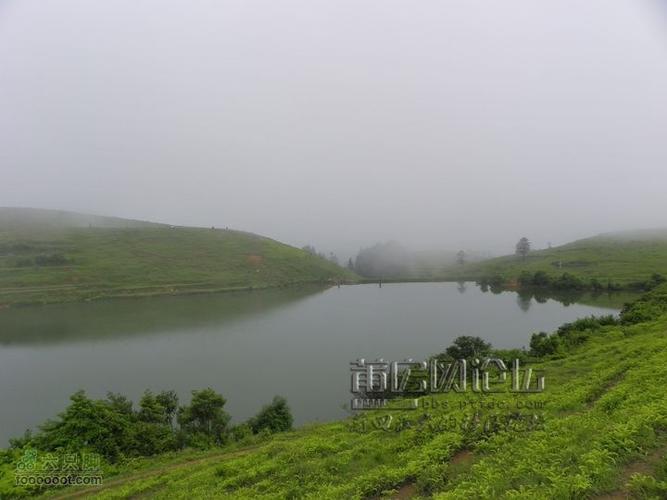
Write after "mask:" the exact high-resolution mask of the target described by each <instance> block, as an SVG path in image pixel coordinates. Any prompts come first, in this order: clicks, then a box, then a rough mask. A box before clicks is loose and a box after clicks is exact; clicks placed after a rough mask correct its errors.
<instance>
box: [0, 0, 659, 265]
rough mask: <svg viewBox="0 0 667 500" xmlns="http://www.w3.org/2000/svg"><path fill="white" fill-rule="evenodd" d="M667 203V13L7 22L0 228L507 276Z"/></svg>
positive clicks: (260, 11) (346, 7) (255, 6)
mask: <svg viewBox="0 0 667 500" xmlns="http://www.w3.org/2000/svg"><path fill="white" fill-rule="evenodd" d="M666 188H667V2H665V1H664V0H585V1H582V0H540V1H535V0H506V1H503V2H499V1H493V0H485V1H482V0H457V1H454V0H436V1H431V0H420V1H407V0H404V1H395V0H330V1H320V0H281V1H273V0H265V1H255V0H238V1H224V0H212V1H192V0H187V1H186V0H183V1H173V0H108V1H103V2H102V1H91V0H58V1H54V0H15V1H11V0H10V1H8V0H0V206H34V207H42V208H60V209H67V210H75V211H82V212H92V213H96V214H102V215H117V216H121V217H131V218H139V219H148V220H154V221H159V222H169V223H173V224H189V225H202V226H211V225H215V226H229V227H233V228H238V229H243V230H248V231H252V232H256V233H260V234H264V235H267V236H271V237H273V238H276V239H279V240H281V241H285V242H287V243H290V244H294V245H297V246H301V245H304V244H306V243H309V244H314V245H315V246H316V247H317V248H318V249H320V248H321V249H322V250H325V251H327V252H328V251H330V250H334V251H336V252H340V253H343V254H345V253H346V252H347V253H351V252H356V250H357V249H358V248H359V247H360V246H366V245H370V244H373V243H375V242H377V241H384V240H389V239H394V240H399V241H401V242H403V243H405V244H406V245H408V246H410V247H412V248H415V249H422V248H423V249H428V248H454V249H456V248H466V249H479V250H485V249H486V250H491V251H493V252H496V253H506V252H511V251H512V250H513V244H514V243H515V242H516V240H517V239H518V238H519V237H520V236H524V235H525V236H528V237H529V238H530V239H531V240H532V241H534V242H535V244H536V246H538V247H541V246H545V245H546V243H547V241H551V242H553V243H554V244H560V243H565V242H567V241H569V240H572V239H575V238H579V237H585V236H589V235H593V234H596V233H599V232H603V231H611V230H618V229H631V228H640V227H655V226H667V189H666Z"/></svg>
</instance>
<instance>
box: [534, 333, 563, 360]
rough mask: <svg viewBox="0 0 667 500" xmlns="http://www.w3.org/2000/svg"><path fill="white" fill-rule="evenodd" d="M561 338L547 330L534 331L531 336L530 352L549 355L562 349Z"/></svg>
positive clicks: (536, 354) (537, 354)
mask: <svg viewBox="0 0 667 500" xmlns="http://www.w3.org/2000/svg"><path fill="white" fill-rule="evenodd" d="M560 348H561V343H560V339H559V338H558V337H557V336H556V335H549V334H547V333H546V332H540V333H533V335H531V337H530V352H531V353H532V354H534V355H535V356H549V355H552V354H556V353H557V352H559V351H560Z"/></svg>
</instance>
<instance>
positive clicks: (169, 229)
mask: <svg viewBox="0 0 667 500" xmlns="http://www.w3.org/2000/svg"><path fill="white" fill-rule="evenodd" d="M354 278H355V276H354V275H353V274H352V273H350V272H349V271H347V270H345V269H342V268H341V267H339V266H337V265H335V264H333V263H331V262H329V261H327V260H325V259H322V258H319V257H317V256H313V255H310V254H308V253H306V252H304V251H302V250H299V249H296V248H293V247H290V246H288V245H285V244H282V243H279V242H277V241H274V240H271V239H269V238H265V237H261V236H257V235H255V234H251V233H245V232H241V231H233V230H227V229H213V228H194V227H174V226H169V225H166V224H155V223H150V222H142V221H135V220H127V219H120V218H115V217H100V216H92V215H85V214H77V213H71V212H62V211H55V210H38V209H27V208H0V306H2V305H5V306H6V305H10V304H17V303H44V302H62V301H72V300H91V299H97V298H103V297H122V296H143V295H156V294H182V293H196V292H213V291H222V290H234V289H247V288H264V287H273V286H287V285H293V284H297V283H314V282H327V281H330V280H338V279H343V280H352V279H354Z"/></svg>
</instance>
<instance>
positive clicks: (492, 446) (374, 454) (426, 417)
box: [5, 285, 667, 500]
mask: <svg viewBox="0 0 667 500" xmlns="http://www.w3.org/2000/svg"><path fill="white" fill-rule="evenodd" d="M636 304H637V306H635V307H634V308H632V309H631V310H629V311H628V312H627V321H625V320H624V322H623V323H622V324H620V325H608V326H605V327H602V328H601V329H598V330H595V331H590V332H588V333H587V334H588V339H587V340H586V341H585V342H584V343H583V344H581V345H579V346H575V347H572V348H571V349H570V350H569V351H568V352H567V353H566V354H565V355H561V356H560V357H558V358H552V359H545V360H542V361H541V362H540V363H538V364H537V365H535V364H533V365H532V366H533V367H534V368H539V369H541V370H544V374H545V377H546V389H545V391H544V392H542V393H536V394H512V393H506V392H503V393H498V394H481V393H470V392H468V393H458V394H456V393H448V394H443V395H439V396H436V399H435V401H436V402H438V403H439V405H440V407H439V408H435V409H434V408H430V409H423V408H422V409H418V410H412V411H404V412H392V413H391V415H392V419H391V420H390V419H389V418H388V417H387V415H389V414H390V413H389V412H387V411H386V410H382V411H377V412H366V413H365V414H364V415H363V416H361V417H358V418H356V419H349V420H346V421H341V422H337V423H332V424H323V425H315V426H310V427H304V428H301V429H298V430H295V431H292V432H288V433H281V434H276V435H273V436H268V437H266V436H265V437H253V438H252V439H250V440H249V441H247V442H245V443H244V442H241V443H236V444H235V445H233V446H231V447H229V448H221V449H216V450H213V451H207V452H195V451H187V452H182V453H174V454H169V455H164V456H159V457H156V458H152V459H143V460H137V461H132V462H130V463H128V464H126V465H122V466H115V467H114V468H113V469H110V474H109V477H107V479H106V483H105V485H104V486H102V487H96V488H83V489H82V488H79V489H76V488H70V489H66V490H60V491H54V492H51V493H49V495H50V496H53V497H56V498H75V497H77V496H80V497H84V496H85V497H86V498H138V497H151V498H165V499H166V498H169V499H172V498H312V499H316V498H318V499H319V498H359V499H361V498H383V497H386V498H392V497H393V498H417V497H427V498H436V499H438V498H440V499H449V498H452V499H468V498H476V499H487V498H498V499H504V498H507V499H509V498H512V499H517V498H520V499H531V500H532V499H570V498H599V499H602V498H656V499H659V498H665V496H666V495H667V459H666V456H667V391H665V390H664V381H665V380H667V286H664V285H663V286H662V287H660V288H658V289H656V290H654V291H653V292H651V293H649V294H647V295H645V296H644V297H643V298H641V299H639V301H637V303H636ZM482 403H484V404H485V405H486V407H485V408H481V407H480V405H481V404H482ZM445 405H446V406H445ZM431 406H433V405H431ZM494 415H495V417H494ZM508 415H514V417H513V418H514V419H513V420H512V422H513V424H512V425H511V426H507V425H503V424H502V422H504V421H505V420H504V419H505V418H506V417H507V416H508ZM520 415H523V416H524V417H523V420H521V418H522V417H520ZM526 418H527V420H526ZM522 422H523V423H522ZM6 476H7V474H5V480H8V479H7V477H6Z"/></svg>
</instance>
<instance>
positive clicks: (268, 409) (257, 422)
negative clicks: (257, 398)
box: [248, 396, 292, 434]
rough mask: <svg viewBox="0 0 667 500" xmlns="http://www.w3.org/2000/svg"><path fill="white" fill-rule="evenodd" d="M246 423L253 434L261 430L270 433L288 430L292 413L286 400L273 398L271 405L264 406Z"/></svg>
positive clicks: (290, 425)
mask: <svg viewBox="0 0 667 500" xmlns="http://www.w3.org/2000/svg"><path fill="white" fill-rule="evenodd" d="M248 423H249V425H250V428H251V429H252V431H253V432H254V433H255V434H257V433H259V432H261V431H263V430H268V431H269V432H272V433H273V432H282V431H288V430H290V429H291V428H292V413H291V412H290V409H289V406H288V405H287V400H286V399H285V398H283V397H281V396H275V397H274V398H273V401H272V402H271V404H269V405H266V406H264V408H262V409H261V410H260V411H259V413H258V414H257V415H256V416H255V417H253V418H251V419H250V421H249V422H248Z"/></svg>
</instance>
